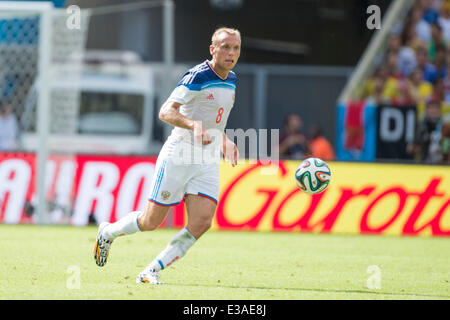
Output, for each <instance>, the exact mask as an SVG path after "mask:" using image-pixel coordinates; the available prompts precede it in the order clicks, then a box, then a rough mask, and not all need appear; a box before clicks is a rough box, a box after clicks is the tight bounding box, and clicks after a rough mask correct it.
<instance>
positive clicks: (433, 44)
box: [428, 22, 445, 61]
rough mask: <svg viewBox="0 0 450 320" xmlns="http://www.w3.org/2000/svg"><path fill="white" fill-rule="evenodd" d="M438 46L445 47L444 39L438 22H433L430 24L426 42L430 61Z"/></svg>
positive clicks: (433, 57) (434, 55)
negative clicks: (429, 32) (428, 36)
mask: <svg viewBox="0 0 450 320" xmlns="http://www.w3.org/2000/svg"><path fill="white" fill-rule="evenodd" d="M438 46H441V48H442V47H444V49H445V41H444V36H443V33H442V28H441V26H440V25H439V23H438V22H435V23H433V24H432V25H431V39H430V41H429V42H428V54H429V55H430V59H431V60H432V61H434V59H435V57H436V50H437V48H438ZM444 51H445V50H444Z"/></svg>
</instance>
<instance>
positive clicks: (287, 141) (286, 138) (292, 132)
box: [278, 113, 308, 159]
mask: <svg viewBox="0 0 450 320" xmlns="http://www.w3.org/2000/svg"><path fill="white" fill-rule="evenodd" d="M302 125H303V123H302V118H301V117H300V116H299V115H297V114H294V113H291V114H289V115H287V116H286V118H285V123H284V132H282V134H281V136H280V145H279V150H278V151H279V154H280V156H283V157H288V158H292V159H303V158H304V156H305V153H307V152H308V148H307V145H306V137H305V135H304V134H303V132H302Z"/></svg>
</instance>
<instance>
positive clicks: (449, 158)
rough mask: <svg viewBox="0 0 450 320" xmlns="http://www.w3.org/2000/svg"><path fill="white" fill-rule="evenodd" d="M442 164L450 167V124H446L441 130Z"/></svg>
mask: <svg viewBox="0 0 450 320" xmlns="http://www.w3.org/2000/svg"><path fill="white" fill-rule="evenodd" d="M441 153H442V162H443V163H444V164H449V165H450V122H447V123H444V124H443V125H442V129H441Z"/></svg>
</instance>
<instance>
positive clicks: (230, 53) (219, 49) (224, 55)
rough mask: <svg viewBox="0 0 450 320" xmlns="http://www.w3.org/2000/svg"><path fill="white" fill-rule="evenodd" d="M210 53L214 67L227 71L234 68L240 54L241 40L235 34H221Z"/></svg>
mask: <svg viewBox="0 0 450 320" xmlns="http://www.w3.org/2000/svg"><path fill="white" fill-rule="evenodd" d="M210 51H211V55H212V57H213V60H214V61H215V63H216V65H217V66H218V67H219V68H221V69H224V70H227V71H229V70H231V69H233V68H234V66H235V65H236V63H237V61H238V59H239V56H240V54H241V38H240V37H239V36H238V35H236V34H228V33H226V32H222V33H221V34H219V37H218V39H217V43H216V45H215V46H211V47H210Z"/></svg>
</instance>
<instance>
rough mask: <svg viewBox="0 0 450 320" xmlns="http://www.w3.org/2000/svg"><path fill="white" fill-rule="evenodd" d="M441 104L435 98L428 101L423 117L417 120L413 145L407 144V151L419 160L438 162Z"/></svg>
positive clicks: (439, 154)
mask: <svg viewBox="0 0 450 320" xmlns="http://www.w3.org/2000/svg"><path fill="white" fill-rule="evenodd" d="M441 127H442V123H441V106H440V102H439V101H438V100H436V99H431V100H429V101H428V103H427V106H426V110H425V117H424V118H423V120H421V121H419V123H418V125H417V130H416V136H415V139H414V145H413V146H412V145H409V146H408V151H409V152H413V153H415V154H416V157H417V159H418V160H420V161H425V162H428V163H438V162H440V161H441V158H442V154H441V150H440V149H441V148H440V140H441Z"/></svg>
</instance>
